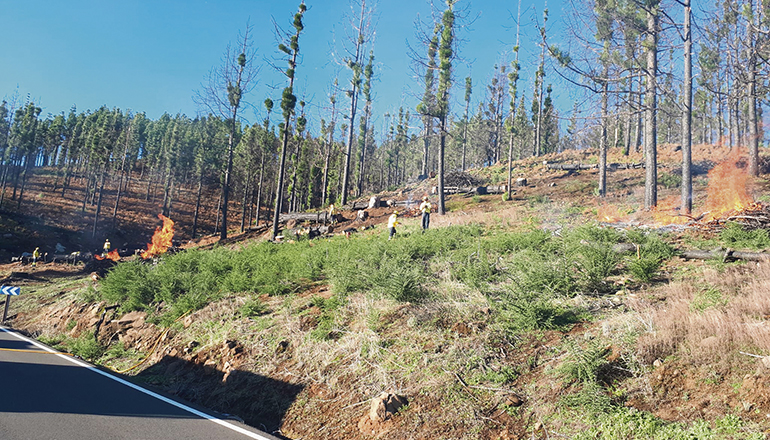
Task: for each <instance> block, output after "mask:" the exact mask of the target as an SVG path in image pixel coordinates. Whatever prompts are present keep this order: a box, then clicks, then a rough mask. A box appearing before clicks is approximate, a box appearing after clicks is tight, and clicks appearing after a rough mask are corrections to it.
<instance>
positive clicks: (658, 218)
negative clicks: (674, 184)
mask: <svg viewBox="0 0 770 440" xmlns="http://www.w3.org/2000/svg"><path fill="white" fill-rule="evenodd" d="M681 206H682V198H681V196H671V197H668V198H666V199H665V200H662V201H659V202H658V206H656V207H655V208H653V209H652V212H651V213H652V217H653V218H654V219H655V223H657V224H659V225H681V224H685V223H687V222H689V221H690V220H692V217H690V216H687V215H681V214H679V209H680V208H681Z"/></svg>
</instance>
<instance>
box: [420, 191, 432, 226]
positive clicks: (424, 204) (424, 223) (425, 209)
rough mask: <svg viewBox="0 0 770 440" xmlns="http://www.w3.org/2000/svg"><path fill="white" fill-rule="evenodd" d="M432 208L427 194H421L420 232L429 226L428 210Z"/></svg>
mask: <svg viewBox="0 0 770 440" xmlns="http://www.w3.org/2000/svg"><path fill="white" fill-rule="evenodd" d="M431 208H433V206H431V204H430V202H429V201H428V196H423V198H422V203H420V212H422V232H425V231H426V230H427V229H428V226H430V210H431Z"/></svg>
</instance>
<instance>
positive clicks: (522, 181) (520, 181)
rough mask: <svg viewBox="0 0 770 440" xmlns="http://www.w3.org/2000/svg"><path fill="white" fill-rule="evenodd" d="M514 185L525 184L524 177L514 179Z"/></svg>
mask: <svg viewBox="0 0 770 440" xmlns="http://www.w3.org/2000/svg"><path fill="white" fill-rule="evenodd" d="M516 186H527V179H526V177H519V178H518V179H516Z"/></svg>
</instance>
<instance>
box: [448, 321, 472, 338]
mask: <svg viewBox="0 0 770 440" xmlns="http://www.w3.org/2000/svg"><path fill="white" fill-rule="evenodd" d="M452 331H454V332H455V333H457V334H458V335H460V336H469V335H470V334H471V333H473V331H471V328H470V327H468V324H466V323H464V322H457V323H455V324H454V325H453V326H452Z"/></svg>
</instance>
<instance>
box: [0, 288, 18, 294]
mask: <svg viewBox="0 0 770 440" xmlns="http://www.w3.org/2000/svg"><path fill="white" fill-rule="evenodd" d="M20 293H21V288H19V287H13V286H0V294H2V295H13V296H18V295H19V294H20Z"/></svg>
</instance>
